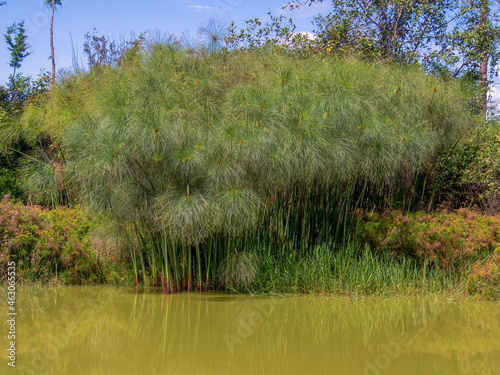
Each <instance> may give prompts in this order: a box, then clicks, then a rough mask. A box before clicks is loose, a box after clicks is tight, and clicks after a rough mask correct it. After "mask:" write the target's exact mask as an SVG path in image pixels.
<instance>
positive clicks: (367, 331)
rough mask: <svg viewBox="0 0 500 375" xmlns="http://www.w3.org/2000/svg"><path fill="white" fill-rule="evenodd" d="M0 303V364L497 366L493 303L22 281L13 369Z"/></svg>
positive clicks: (64, 368) (146, 370) (318, 369)
mask: <svg viewBox="0 0 500 375" xmlns="http://www.w3.org/2000/svg"><path fill="white" fill-rule="evenodd" d="M2 295H3V293H2ZM0 303H1V306H0V314H1V316H2V320H3V321H4V324H3V325H2V333H1V334H2V336H1V338H0V345H1V346H0V347H1V349H2V352H3V355H2V359H1V360H0V374H11V373H12V374H64V375H73V374H74V375H79V374H86V375H93V374H134V375H139V374H168V375H170V374H179V375H193V374H207V375H211V374H272V375H281V374H283V375H284V374H287V375H291V374H339V375H342V374H360V375H364V374H369V375H374V374H388V375H389V374H398V375H400V374H403V375H404V374H426V375H431V374H440V375H441V374H481V375H487V374H495V375H498V374H500V304H499V303H494V302H460V303H457V302H452V301H444V300H430V299H417V298H415V299H409V298H406V299H394V300H386V301H382V300H369V301H352V300H349V299H343V298H333V297H285V298H280V297H272V298H271V297H265V298H264V297H245V296H231V295H217V294H197V293H191V294H175V295H162V294H142V293H138V294H137V293H135V291H131V290H126V289H112V288H97V287H95V288H93V287H65V288H57V289H53V288H52V289H50V288H42V289H39V290H38V291H36V292H35V290H34V289H33V288H27V289H21V290H18V292H17V300H16V304H17V311H18V315H17V321H16V368H15V369H12V368H10V367H9V366H8V365H7V362H8V360H7V358H6V355H4V354H5V353H6V352H7V350H6V349H7V348H8V346H7V345H8V341H9V340H8V339H7V324H6V322H5V321H6V319H7V304H6V300H5V298H3V299H2V301H1V302H0Z"/></svg>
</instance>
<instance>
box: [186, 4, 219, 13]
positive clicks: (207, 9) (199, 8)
mask: <svg viewBox="0 0 500 375" xmlns="http://www.w3.org/2000/svg"><path fill="white" fill-rule="evenodd" d="M187 7H188V8H191V9H194V10H197V11H205V12H213V11H215V8H214V7H211V6H205V5H187Z"/></svg>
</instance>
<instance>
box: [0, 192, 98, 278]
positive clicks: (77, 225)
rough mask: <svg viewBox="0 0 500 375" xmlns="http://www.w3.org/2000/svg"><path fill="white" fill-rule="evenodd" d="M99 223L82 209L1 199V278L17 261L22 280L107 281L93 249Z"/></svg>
mask: <svg viewBox="0 0 500 375" xmlns="http://www.w3.org/2000/svg"><path fill="white" fill-rule="evenodd" d="M94 227H95V224H94V222H93V221H92V220H90V219H89V218H88V217H86V216H85V215H84V214H83V213H82V211H81V210H79V209H78V208H73V209H70V208H60V209H55V210H44V209H42V208H41V207H37V206H23V205H22V204H20V203H12V202H11V201H9V200H8V198H7V199H5V198H4V199H3V200H2V201H1V202H0V233H1V235H0V277H1V278H2V281H3V282H4V281H5V280H6V278H7V263H8V262H9V261H15V262H16V271H17V277H18V280H20V281H22V282H29V281H45V282H46V281H54V280H56V281H60V282H63V283H65V284H82V283H84V284H87V283H99V282H103V281H105V278H104V273H103V268H102V267H101V265H100V261H99V259H98V258H97V257H96V254H94V253H93V252H92V251H91V249H90V243H89V234H90V232H91V231H92V229H93V228H94Z"/></svg>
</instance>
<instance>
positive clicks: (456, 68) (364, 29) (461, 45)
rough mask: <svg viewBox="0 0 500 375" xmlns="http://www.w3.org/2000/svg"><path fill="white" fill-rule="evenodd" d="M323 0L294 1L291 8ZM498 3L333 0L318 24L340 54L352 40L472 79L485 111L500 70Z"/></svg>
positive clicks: (359, 48) (360, 48)
mask: <svg viewBox="0 0 500 375" xmlns="http://www.w3.org/2000/svg"><path fill="white" fill-rule="evenodd" d="M322 1H323V0H299V1H294V2H291V3H289V4H288V5H287V6H285V9H288V10H294V9H297V8H300V7H303V6H306V5H309V6H310V5H312V4H313V3H316V2H322ZM492 7H493V1H492V0H462V1H460V2H459V1H451V0H356V1H348V0H332V12H331V13H330V14H329V15H328V16H326V17H323V16H320V17H318V18H317V23H318V26H319V29H320V30H319V36H320V38H321V40H322V42H323V43H324V44H325V45H327V46H328V47H329V48H330V49H331V50H332V51H333V52H334V53H335V52H339V51H343V49H342V48H344V49H345V46H346V44H347V45H348V46H349V47H350V50H353V51H355V52H361V53H366V51H369V52H370V54H373V53H375V54H376V55H378V56H380V57H381V58H383V59H387V60H390V61H395V62H400V63H419V64H421V65H422V66H424V67H425V68H426V69H427V70H428V71H429V72H431V73H433V74H436V75H438V76H441V77H443V78H451V77H454V78H458V77H464V78H466V79H468V81H469V82H470V81H471V80H472V82H474V83H475V84H476V85H477V86H478V87H479V89H480V91H481V93H480V95H479V99H478V102H479V105H478V108H479V110H480V111H481V112H482V113H483V114H485V113H486V103H487V91H488V84H489V80H488V73H489V74H490V76H493V75H495V74H496V65H497V62H498V59H499V57H500V48H499V36H500V27H499V25H500V21H499V19H498V17H497V15H496V13H495V12H492V11H491V10H492ZM346 40H347V41H348V42H346ZM367 46H368V47H369V48H367Z"/></svg>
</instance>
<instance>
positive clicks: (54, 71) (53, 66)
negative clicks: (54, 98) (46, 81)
mask: <svg viewBox="0 0 500 375" xmlns="http://www.w3.org/2000/svg"><path fill="white" fill-rule="evenodd" d="M55 10H56V4H55V0H52V18H51V19H50V54H51V55H50V56H51V58H52V85H53V84H54V83H55V82H56V59H55V56H54V12H55Z"/></svg>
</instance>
